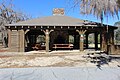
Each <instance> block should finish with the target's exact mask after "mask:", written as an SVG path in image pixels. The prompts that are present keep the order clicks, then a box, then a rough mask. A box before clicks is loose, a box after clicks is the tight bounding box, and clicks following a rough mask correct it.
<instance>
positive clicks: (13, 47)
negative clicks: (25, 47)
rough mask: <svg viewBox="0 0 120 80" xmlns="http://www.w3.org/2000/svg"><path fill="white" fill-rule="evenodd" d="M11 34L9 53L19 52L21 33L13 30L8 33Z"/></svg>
mask: <svg viewBox="0 0 120 80" xmlns="http://www.w3.org/2000/svg"><path fill="white" fill-rule="evenodd" d="M8 33H9V37H8V38H9V51H10V52H19V41H20V39H19V31H18V30H12V31H10V30H9V31H8Z"/></svg>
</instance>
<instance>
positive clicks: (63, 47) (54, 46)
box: [52, 44, 73, 50]
mask: <svg viewBox="0 0 120 80" xmlns="http://www.w3.org/2000/svg"><path fill="white" fill-rule="evenodd" d="M52 48H53V49H55V50H57V49H70V50H71V49H73V44H54V45H53V47H52Z"/></svg>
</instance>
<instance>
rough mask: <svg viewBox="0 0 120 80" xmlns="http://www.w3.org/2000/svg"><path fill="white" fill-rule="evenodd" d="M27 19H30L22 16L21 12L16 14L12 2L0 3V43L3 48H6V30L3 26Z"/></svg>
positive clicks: (9, 0)
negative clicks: (0, 38)
mask: <svg viewBox="0 0 120 80" xmlns="http://www.w3.org/2000/svg"><path fill="white" fill-rule="evenodd" d="M6 1H7V2H6ZM7 3H8V4H7ZM29 18H30V17H28V16H27V15H25V14H23V13H22V12H17V11H15V10H14V9H13V4H12V0H2V2H1V3H0V31H1V32H2V39H3V40H2V41H3V46H4V47H7V43H8V40H7V30H6V29H5V25H6V24H12V23H16V22H19V21H24V20H27V19H29Z"/></svg>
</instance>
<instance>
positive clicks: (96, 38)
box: [94, 33, 98, 50]
mask: <svg viewBox="0 0 120 80" xmlns="http://www.w3.org/2000/svg"><path fill="white" fill-rule="evenodd" d="M94 35H95V50H98V33H95V34H94Z"/></svg>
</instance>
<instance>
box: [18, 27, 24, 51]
mask: <svg viewBox="0 0 120 80" xmlns="http://www.w3.org/2000/svg"><path fill="white" fill-rule="evenodd" d="M19 33H20V34H19V35H20V38H19V42H20V44H19V45H20V48H19V52H24V51H25V32H24V30H23V29H22V30H19Z"/></svg>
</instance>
